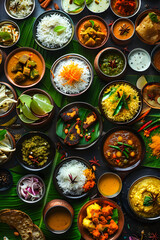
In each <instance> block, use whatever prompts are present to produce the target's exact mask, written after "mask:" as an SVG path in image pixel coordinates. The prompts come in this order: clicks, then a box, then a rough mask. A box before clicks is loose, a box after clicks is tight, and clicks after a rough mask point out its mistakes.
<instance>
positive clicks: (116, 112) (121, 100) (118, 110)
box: [113, 95, 123, 116]
mask: <svg viewBox="0 0 160 240" xmlns="http://www.w3.org/2000/svg"><path fill="white" fill-rule="evenodd" d="M122 106H123V95H122V96H121V97H120V99H119V101H118V104H117V107H116V109H115V110H114V113H113V116H115V115H117V114H118V113H119V112H120V111H121V108H122Z"/></svg>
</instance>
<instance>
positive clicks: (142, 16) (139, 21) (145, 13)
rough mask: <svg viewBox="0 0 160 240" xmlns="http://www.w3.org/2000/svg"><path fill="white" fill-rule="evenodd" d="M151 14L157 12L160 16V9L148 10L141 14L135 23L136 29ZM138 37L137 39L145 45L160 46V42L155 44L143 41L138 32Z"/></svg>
mask: <svg viewBox="0 0 160 240" xmlns="http://www.w3.org/2000/svg"><path fill="white" fill-rule="evenodd" d="M150 12H155V13H156V14H157V15H159V16H160V10H158V9H148V10H145V11H144V12H142V13H140V15H139V16H138V17H137V19H136V21H135V29H136V27H137V26H138V25H139V24H140V23H141V21H142V20H143V19H144V18H145V17H146V16H147V14H148V13H150ZM136 35H137V37H138V38H139V39H140V40H141V41H142V42H144V43H146V44H149V45H155V44H160V41H159V42H156V43H154V44H152V43H150V42H148V41H146V40H145V39H143V38H142V37H141V36H140V35H139V34H138V33H137V31H136Z"/></svg>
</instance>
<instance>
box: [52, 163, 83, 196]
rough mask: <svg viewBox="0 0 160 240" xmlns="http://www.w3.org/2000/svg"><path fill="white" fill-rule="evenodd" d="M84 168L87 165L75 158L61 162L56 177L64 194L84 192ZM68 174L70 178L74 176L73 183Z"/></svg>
mask: <svg viewBox="0 0 160 240" xmlns="http://www.w3.org/2000/svg"><path fill="white" fill-rule="evenodd" d="M85 169H87V167H86V166H85V165H84V164H83V163H81V162H79V161H77V160H71V161H70V162H67V163H64V164H63V166H62V167H61V168H60V169H59V171H58V175H57V177H56V178H57V183H58V185H59V187H60V188H61V189H62V190H63V193H64V194H71V195H81V194H82V193H83V192H84V189H83V186H84V184H85V182H86V177H85V175H84V174H83V171H84V170H85ZM69 175H70V176H72V179H74V178H75V182H74V183H72V182H71V179H70V177H69Z"/></svg>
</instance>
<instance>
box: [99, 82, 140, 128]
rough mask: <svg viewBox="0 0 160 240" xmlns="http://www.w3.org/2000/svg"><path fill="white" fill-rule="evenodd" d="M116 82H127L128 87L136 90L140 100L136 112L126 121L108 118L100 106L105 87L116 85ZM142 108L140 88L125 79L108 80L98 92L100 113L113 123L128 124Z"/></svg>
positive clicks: (136, 116)
mask: <svg viewBox="0 0 160 240" xmlns="http://www.w3.org/2000/svg"><path fill="white" fill-rule="evenodd" d="M117 84H128V85H129V86H130V87H132V88H133V89H134V90H135V91H137V94H138V96H139V100H140V103H139V104H140V105H139V109H138V110H137V113H136V114H135V115H134V117H133V118H132V119H130V120H128V121H114V120H113V119H111V118H109V117H108V116H107V115H106V114H105V112H104V110H103V108H102V103H101V102H102V98H103V95H104V92H105V91H106V89H107V88H109V87H110V86H112V85H117ZM142 108H143V99H142V95H141V92H140V90H139V89H138V88H137V87H136V86H134V85H133V84H131V83H130V82H127V81H124V80H116V81H114V82H110V83H108V84H107V85H106V86H104V88H103V89H102V90H101V92H100V94H99V109H100V111H101V113H102V115H103V116H104V117H105V119H106V120H108V121H110V122H112V123H114V124H118V125H129V124H131V123H133V121H134V120H135V119H136V118H138V116H139V115H140V113H141V111H142Z"/></svg>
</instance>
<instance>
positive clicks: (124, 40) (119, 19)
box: [111, 18, 135, 45]
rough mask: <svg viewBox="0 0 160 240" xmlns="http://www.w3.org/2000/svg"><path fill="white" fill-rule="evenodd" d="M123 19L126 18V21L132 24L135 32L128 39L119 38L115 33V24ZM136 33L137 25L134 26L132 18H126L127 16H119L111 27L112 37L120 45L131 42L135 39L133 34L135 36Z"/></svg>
mask: <svg viewBox="0 0 160 240" xmlns="http://www.w3.org/2000/svg"><path fill="white" fill-rule="evenodd" d="M122 20H125V21H128V22H129V23H130V24H131V25H132V26H133V29H134V30H133V34H132V36H131V37H129V38H128V39H119V38H117V37H116V36H115V35H114V27H115V25H116V24H117V23H118V22H119V21H122ZM134 33H135V27H134V23H133V22H132V21H131V20H130V19H126V18H118V19H117V20H116V21H115V22H114V23H113V25H112V27H111V37H112V39H113V41H114V42H115V43H116V44H118V45H127V44H128V43H130V41H131V40H132V39H133V36H134Z"/></svg>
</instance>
